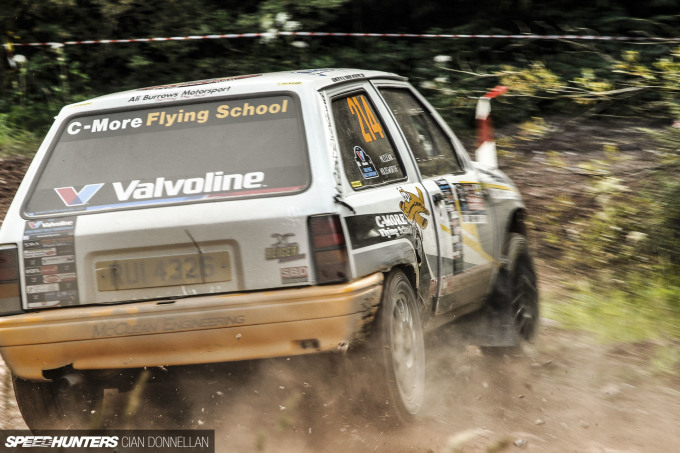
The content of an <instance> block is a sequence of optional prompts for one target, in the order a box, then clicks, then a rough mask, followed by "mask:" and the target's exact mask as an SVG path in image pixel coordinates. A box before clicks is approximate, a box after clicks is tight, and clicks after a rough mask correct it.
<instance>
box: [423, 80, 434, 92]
mask: <svg viewBox="0 0 680 453" xmlns="http://www.w3.org/2000/svg"><path fill="white" fill-rule="evenodd" d="M420 87H421V88H425V89H426V90H434V89H436V88H437V86H436V85H435V84H434V83H432V82H430V81H429V80H426V81H425V82H422V83H421V84H420Z"/></svg>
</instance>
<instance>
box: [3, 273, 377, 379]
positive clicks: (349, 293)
mask: <svg viewBox="0 0 680 453" xmlns="http://www.w3.org/2000/svg"><path fill="white" fill-rule="evenodd" d="M382 283H383V276H382V274H373V275H371V276H368V277H365V278H363V279H360V280H356V281H353V282H350V283H345V284H341V285H330V286H316V287H307V288H300V289H282V290H276V291H263V292H255V293H239V294H223V295H213V296H198V297H192V298H186V299H179V300H165V301H154V302H140V303H131V304H125V305H116V306H92V307H78V308H60V309H52V310H45V311H41V312H37V313H28V314H23V315H17V316H8V317H5V318H0V353H1V354H2V357H3V359H4V360H5V362H6V363H7V365H8V366H9V368H10V369H11V370H12V372H13V373H14V374H15V375H17V376H19V377H22V378H25V379H36V380H45V378H44V376H43V371H44V370H52V369H57V368H61V367H64V366H67V365H72V366H73V368H75V369H80V370H88V369H89V370H93V369H117V368H139V367H150V366H171V365H191V364H201V363H218V362H229V361H237V360H249V359H260V358H268V357H280V356H288V355H299V354H307V353H311V352H321V351H331V350H335V349H337V348H338V347H339V346H341V345H346V344H348V343H350V342H352V341H355V340H356V339H358V338H359V337H360V335H361V334H362V332H363V331H364V330H365V327H366V325H367V324H368V323H369V322H370V321H372V319H373V317H374V315H375V312H376V311H377V308H378V305H379V303H380V296H381V292H382Z"/></svg>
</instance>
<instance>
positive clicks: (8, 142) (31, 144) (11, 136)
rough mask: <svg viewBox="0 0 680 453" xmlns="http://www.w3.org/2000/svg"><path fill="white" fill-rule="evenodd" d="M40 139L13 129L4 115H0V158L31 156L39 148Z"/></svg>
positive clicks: (26, 132) (29, 133)
mask: <svg viewBox="0 0 680 453" xmlns="http://www.w3.org/2000/svg"><path fill="white" fill-rule="evenodd" d="M41 139H42V137H38V136H37V135H35V134H33V133H31V132H29V131H26V130H19V129H13V128H12V127H11V126H10V125H9V122H8V119H7V115H6V114H0V158H1V157H7V156H12V155H16V154H20V155H23V156H32V155H33V154H35V152H36V150H37V149H38V147H39V146H40V141H41Z"/></svg>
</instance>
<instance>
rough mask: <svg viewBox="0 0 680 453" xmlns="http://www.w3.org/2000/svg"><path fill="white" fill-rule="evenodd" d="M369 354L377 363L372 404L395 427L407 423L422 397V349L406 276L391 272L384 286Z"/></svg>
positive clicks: (418, 323) (418, 318)
mask: <svg viewBox="0 0 680 453" xmlns="http://www.w3.org/2000/svg"><path fill="white" fill-rule="evenodd" d="M384 288H385V289H384V292H383V298H382V304H381V307H380V310H379V312H378V315H377V323H376V331H375V332H374V334H375V337H374V338H373V339H372V342H371V346H372V347H371V350H372V352H373V355H374V357H375V359H376V362H377V363H376V365H377V368H378V369H377V370H376V372H377V375H378V376H377V377H379V379H377V380H374V396H375V398H374V399H375V402H376V403H378V408H379V409H380V411H381V413H382V414H381V415H382V416H383V417H385V418H386V420H387V421H388V422H394V423H396V424H400V423H404V422H409V421H411V420H412V419H413V418H414V416H415V415H416V414H417V413H418V411H419V410H420V406H421V405H422V403H423V397H424V394H425V345H424V341H423V329H422V325H421V322H420V315H419V311H418V305H417V303H416V296H415V292H414V291H413V287H412V286H411V283H410V282H409V280H408V278H406V275H404V273H403V272H401V271H394V272H392V273H391V274H390V275H389V276H388V277H387V280H386V282H385V287H384Z"/></svg>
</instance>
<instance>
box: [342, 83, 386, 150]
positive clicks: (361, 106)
mask: <svg viewBox="0 0 680 453" xmlns="http://www.w3.org/2000/svg"><path fill="white" fill-rule="evenodd" d="M359 100H361V103H359ZM347 104H349V111H350V112H351V113H352V115H354V116H356V117H357V119H358V120H359V127H361V134H362V135H363V136H364V140H365V141H366V143H369V142H372V141H373V140H377V139H378V137H377V136H376V134H379V135H380V138H385V135H384V134H383V130H382V127H381V126H380V123H378V121H377V120H376V119H375V116H374V115H373V111H372V110H371V107H370V106H369V105H368V102H367V101H366V98H365V97H364V95H363V94H362V95H360V96H352V97H351V98H347Z"/></svg>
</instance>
